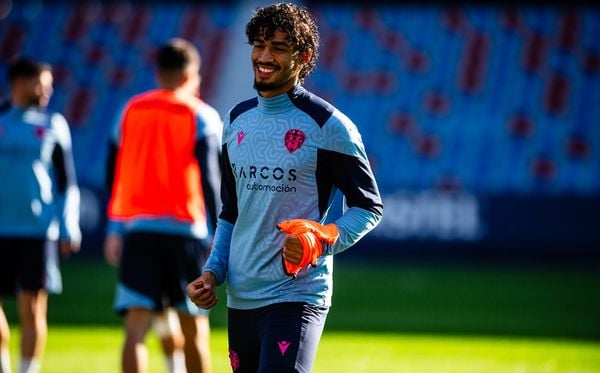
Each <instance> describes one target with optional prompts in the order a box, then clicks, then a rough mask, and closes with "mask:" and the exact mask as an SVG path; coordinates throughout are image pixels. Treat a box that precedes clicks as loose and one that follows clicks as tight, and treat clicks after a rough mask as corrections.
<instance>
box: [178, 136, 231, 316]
mask: <svg viewBox="0 0 600 373" xmlns="http://www.w3.org/2000/svg"><path fill="white" fill-rule="evenodd" d="M221 169H222V170H223V173H222V179H221V200H222V201H223V209H222V210H221V214H220V215H219V219H218V221H217V229H216V231H215V239H214V241H213V247H212V250H211V252H210V255H209V257H208V259H207V261H206V264H205V265H204V267H203V268H202V275H201V276H200V277H198V278H197V279H195V280H194V281H192V282H190V283H189V284H188V286H187V293H188V296H189V298H190V299H191V300H192V302H194V304H196V305H197V306H198V307H202V308H206V309H208V308H211V307H213V306H214V305H215V304H216V303H217V301H218V299H217V297H216V287H217V286H219V285H221V284H222V283H223V282H225V279H226V276H227V265H228V262H229V249H230V246H231V236H232V234H233V227H234V224H235V222H236V220H237V216H238V210H237V194H236V191H235V178H234V175H233V171H232V169H231V164H230V163H229V156H228V152H227V146H226V145H223V150H222V157H221Z"/></svg>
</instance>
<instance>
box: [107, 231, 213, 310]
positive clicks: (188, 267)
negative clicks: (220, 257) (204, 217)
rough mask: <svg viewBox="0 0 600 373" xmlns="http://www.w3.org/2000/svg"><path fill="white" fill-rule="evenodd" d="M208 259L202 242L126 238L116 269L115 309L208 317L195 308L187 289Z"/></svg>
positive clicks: (172, 237) (159, 236)
mask: <svg viewBox="0 0 600 373" xmlns="http://www.w3.org/2000/svg"><path fill="white" fill-rule="evenodd" d="M207 257H208V248H207V247H206V245H205V244H204V243H203V241H202V240H200V239H197V238H192V237H185V236H180V235H173V234H164V233H150V232H132V233H128V234H126V235H125V239H124V242H123V254H122V257H121V264H120V265H119V282H118V284H117V291H116V294H115V309H116V311H117V312H119V313H123V312H125V311H126V310H128V309H131V308H147V309H150V310H152V311H156V312H159V311H162V310H163V309H165V308H167V307H173V308H176V309H177V310H178V311H181V312H183V313H187V314H190V315H207V314H208V311H206V310H203V309H202V308H199V307H197V306H196V305H194V304H193V303H192V302H191V300H190V299H189V298H188V296H187V292H186V286H187V284H188V283H189V282H191V281H192V280H194V279H196V278H197V277H198V276H200V275H201V269H202V266H203V265H204V263H205V262H206V259H207Z"/></svg>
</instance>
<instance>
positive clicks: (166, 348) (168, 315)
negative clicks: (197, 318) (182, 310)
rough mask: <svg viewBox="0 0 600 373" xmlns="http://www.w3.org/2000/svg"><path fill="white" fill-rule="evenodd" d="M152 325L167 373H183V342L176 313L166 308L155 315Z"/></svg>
mask: <svg viewBox="0 0 600 373" xmlns="http://www.w3.org/2000/svg"><path fill="white" fill-rule="evenodd" d="M152 323H153V325H154V331H155V332H156V335H158V337H159V339H160V345H161V347H162V350H163V353H164V355H165V360H166V361H167V368H168V370H169V372H170V373H182V372H185V371H186V370H185V356H184V353H183V347H184V343H185V341H184V338H183V334H182V332H181V326H180V323H179V317H178V315H177V312H176V311H175V310H174V309H172V308H167V309H165V310H164V311H163V312H159V313H157V314H155V315H154V317H153V320H152Z"/></svg>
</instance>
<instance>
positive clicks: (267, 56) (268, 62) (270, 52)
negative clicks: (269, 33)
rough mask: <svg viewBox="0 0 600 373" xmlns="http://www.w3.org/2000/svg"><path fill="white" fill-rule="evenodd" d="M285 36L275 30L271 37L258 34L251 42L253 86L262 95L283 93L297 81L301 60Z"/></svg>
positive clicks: (285, 34)
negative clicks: (266, 38)
mask: <svg viewBox="0 0 600 373" xmlns="http://www.w3.org/2000/svg"><path fill="white" fill-rule="evenodd" d="M287 36H288V34H287V33H285V32H282V31H279V30H277V31H276V32H275V34H274V35H273V37H272V38H271V39H269V40H265V39H264V38H263V37H262V36H259V37H258V38H256V40H254V42H253V44H252V55H251V58H252V65H253V68H254V88H255V89H256V90H257V91H259V92H260V93H261V95H262V96H263V97H273V96H277V95H279V94H282V93H285V92H287V91H288V90H290V89H291V88H292V87H294V86H295V85H296V84H297V83H298V74H299V73H300V68H301V67H302V66H301V64H300V61H301V60H300V58H299V56H298V53H297V52H296V51H295V50H294V48H293V46H292V45H290V42H289V41H288V40H287Z"/></svg>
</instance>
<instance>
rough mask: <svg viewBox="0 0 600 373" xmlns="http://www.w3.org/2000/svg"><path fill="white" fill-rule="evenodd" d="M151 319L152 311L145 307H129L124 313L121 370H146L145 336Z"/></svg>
mask: <svg viewBox="0 0 600 373" xmlns="http://www.w3.org/2000/svg"><path fill="white" fill-rule="evenodd" d="M151 321H152V313H151V312H150V310H148V309H146V308H131V309H129V310H128V311H127V313H126V314H125V343H124V345H123V355H122V356H121V358H122V359H121V361H122V369H123V372H125V373H128V372H146V371H147V370H148V350H147V348H146V344H145V338H146V333H147V332H148V329H149V328H150V322H151Z"/></svg>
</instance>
